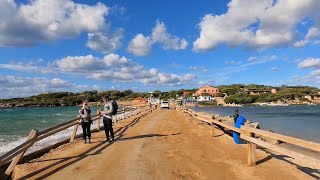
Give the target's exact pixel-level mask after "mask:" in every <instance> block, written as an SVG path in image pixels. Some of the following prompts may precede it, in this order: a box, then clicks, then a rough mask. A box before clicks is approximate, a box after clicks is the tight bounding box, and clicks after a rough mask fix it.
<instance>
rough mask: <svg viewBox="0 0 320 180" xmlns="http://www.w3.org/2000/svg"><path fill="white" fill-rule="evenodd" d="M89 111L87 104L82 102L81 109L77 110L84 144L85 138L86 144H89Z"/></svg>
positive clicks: (90, 121)
mask: <svg viewBox="0 0 320 180" xmlns="http://www.w3.org/2000/svg"><path fill="white" fill-rule="evenodd" d="M90 114H91V110H90V108H89V106H88V104H87V102H86V101H85V102H83V104H82V108H81V109H80V110H79V115H80V124H81V127H82V130H83V140H84V143H87V137H88V142H89V143H91V131H90V128H91V123H92V120H91V117H90Z"/></svg>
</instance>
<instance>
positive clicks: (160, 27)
mask: <svg viewBox="0 0 320 180" xmlns="http://www.w3.org/2000/svg"><path fill="white" fill-rule="evenodd" d="M155 43H159V44H161V45H162V48H163V49H165V50H183V49H185V48H186V47H187V46H188V42H187V41H186V40H185V39H184V38H183V39H180V38H178V37H177V36H174V35H171V34H170V33H168V32H167V28H166V26H165V24H164V22H160V21H157V23H156V26H155V27H154V28H153V29H152V33H151V35H150V36H144V35H143V34H141V33H140V34H137V35H136V36H135V37H134V38H133V39H132V40H131V41H130V43H129V46H128V48H127V50H128V51H129V52H130V53H132V54H134V55H136V56H146V55H149V54H150V53H151V48H152V45H153V44H155Z"/></svg>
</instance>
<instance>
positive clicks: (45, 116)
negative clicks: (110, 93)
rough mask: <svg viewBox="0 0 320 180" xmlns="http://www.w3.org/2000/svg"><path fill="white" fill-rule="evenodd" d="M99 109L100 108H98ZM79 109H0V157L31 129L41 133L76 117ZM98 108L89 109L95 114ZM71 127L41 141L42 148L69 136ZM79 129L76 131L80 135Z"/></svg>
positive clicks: (24, 137)
mask: <svg viewBox="0 0 320 180" xmlns="http://www.w3.org/2000/svg"><path fill="white" fill-rule="evenodd" d="M100 108H101V107H100ZM79 109H80V107H37V108H9V109H0V128H1V130H0V155H1V154H3V153H5V152H7V151H8V150H10V149H13V148H14V147H16V146H18V145H19V144H20V143H22V142H24V141H25V139H26V137H27V136H28V134H29V133H30V131H31V130H32V129H37V130H38V131H42V130H44V129H47V128H49V127H52V126H55V125H58V124H60V123H63V122H66V121H69V120H72V119H74V118H76V117H77V113H78V111H79ZM97 109H98V107H91V110H92V113H93V114H95V112H96V110H97ZM71 130H72V127H71V128H69V129H68V130H65V131H63V132H61V133H58V134H55V135H54V136H51V137H49V138H46V139H44V140H42V142H40V143H37V144H36V145H35V146H44V145H48V144H49V143H53V142H54V141H57V140H60V139H63V138H66V137H68V136H69V135H70V132H71ZM81 131H82V130H81V128H79V129H78V132H79V133H80V132H81Z"/></svg>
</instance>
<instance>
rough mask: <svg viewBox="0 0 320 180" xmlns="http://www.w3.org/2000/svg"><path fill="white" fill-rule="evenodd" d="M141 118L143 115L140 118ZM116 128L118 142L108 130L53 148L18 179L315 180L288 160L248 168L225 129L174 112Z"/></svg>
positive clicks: (265, 160) (18, 172) (262, 158)
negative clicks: (109, 140)
mask: <svg viewBox="0 0 320 180" xmlns="http://www.w3.org/2000/svg"><path fill="white" fill-rule="evenodd" d="M138 116H141V114H140V115H138ZM138 116H135V117H132V118H130V119H128V120H127V122H125V123H120V124H117V125H116V126H115V130H116V132H117V133H116V142H115V143H103V140H104V139H105V136H104V132H99V133H95V134H93V138H94V139H93V143H92V144H83V141H82V140H80V139H79V140H77V142H75V143H72V144H67V145H64V146H62V147H59V148H58V149H56V150H52V151H51V152H50V153H48V154H46V155H45V156H43V157H41V158H38V159H36V160H34V161H33V162H30V163H27V164H22V165H19V166H18V167H17V168H16V169H15V173H14V178H15V179H26V178H30V179H43V178H47V179H64V178H67V179H130V180H131V179H148V180H149V179H290V180H291V179H312V178H311V176H308V175H307V174H305V173H303V172H302V171H300V170H298V169H297V168H296V167H295V166H292V165H290V164H288V163H286V162H284V161H280V160H277V159H274V158H269V156H268V154H266V153H263V152H261V151H259V152H258V153H257V159H258V165H257V166H256V167H247V166H246V149H245V146H243V145H235V144H234V143H233V142H232V139H231V138H230V137H229V136H227V135H225V134H223V132H221V131H215V134H214V137H212V135H210V128H209V127H208V126H206V125H201V124H198V122H197V121H195V120H188V119H187V118H186V117H185V115H184V114H183V113H182V112H179V111H176V110H155V111H153V112H152V113H150V114H147V115H146V116H144V117H141V118H139V117H138Z"/></svg>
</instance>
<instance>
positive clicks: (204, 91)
mask: <svg viewBox="0 0 320 180" xmlns="http://www.w3.org/2000/svg"><path fill="white" fill-rule="evenodd" d="M218 93H220V92H219V89H218V88H215V87H212V86H208V85H206V86H203V87H200V88H199V89H198V90H197V91H196V92H195V93H194V95H195V96H204V95H207V96H208V95H209V96H215V95H216V94H218Z"/></svg>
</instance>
